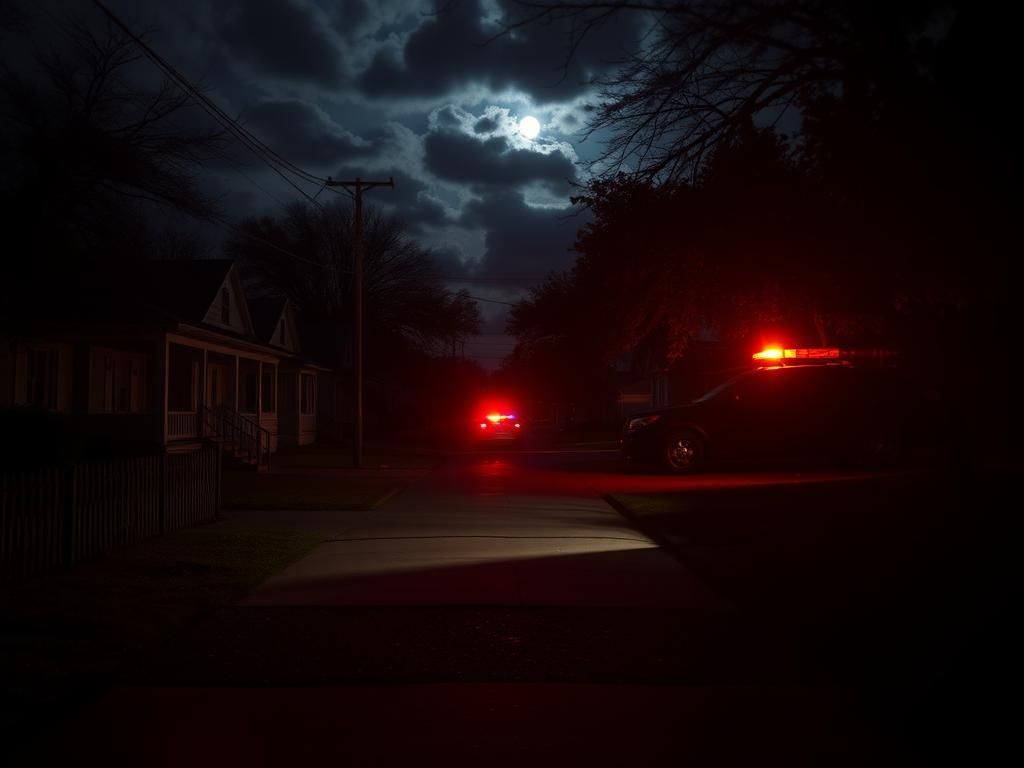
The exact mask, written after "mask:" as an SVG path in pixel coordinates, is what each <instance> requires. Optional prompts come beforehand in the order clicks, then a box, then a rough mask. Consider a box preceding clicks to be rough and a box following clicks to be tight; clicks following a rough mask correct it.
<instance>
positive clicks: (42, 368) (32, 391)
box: [25, 347, 60, 410]
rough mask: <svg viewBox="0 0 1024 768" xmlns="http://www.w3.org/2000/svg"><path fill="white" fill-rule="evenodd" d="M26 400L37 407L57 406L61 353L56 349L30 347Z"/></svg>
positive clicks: (28, 350) (27, 351) (54, 407)
mask: <svg viewBox="0 0 1024 768" xmlns="http://www.w3.org/2000/svg"><path fill="white" fill-rule="evenodd" d="M26 353H27V358H28V370H27V372H26V373H27V381H26V384H27V387H26V393H25V395H26V396H25V402H26V404H28V405H33V406H35V407H37V408H50V409H51V410H56V408H57V377H58V370H59V366H60V355H59V353H58V351H57V350H56V349H45V348H39V347H29V348H28V349H27V350H26Z"/></svg>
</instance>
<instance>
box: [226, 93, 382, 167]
mask: <svg viewBox="0 0 1024 768" xmlns="http://www.w3.org/2000/svg"><path fill="white" fill-rule="evenodd" d="M243 118H244V119H245V120H246V122H247V123H248V124H249V126H250V127H251V128H253V129H254V130H255V133H256V134H257V135H258V136H259V137H260V138H262V139H264V140H265V141H266V142H267V143H269V144H271V145H272V146H274V147H275V148H277V151H279V152H280V153H281V154H283V155H285V156H287V157H289V158H291V159H292V160H293V161H294V162H297V163H300V164H308V165H314V166H318V167H319V166H323V165H330V164H334V163H338V162H341V161H344V160H346V159H348V158H352V157H363V156H366V155H371V154H373V153H374V152H375V151H376V150H375V148H374V146H373V145H372V144H371V143H370V142H368V141H366V140H364V139H361V138H359V137H358V136H353V135H352V134H351V133H349V132H348V131H345V130H342V129H341V127H340V126H339V125H338V124H337V123H335V122H334V121H332V120H331V118H330V117H329V116H328V115H327V114H326V113H325V112H324V111H323V110H322V109H320V108H319V107H317V106H315V105H313V104H310V103H308V102H305V101H300V100H298V99H281V100H268V101H264V102H262V103H260V104H257V105H256V106H254V107H250V108H249V109H247V110H246V111H245V113H244V115H243Z"/></svg>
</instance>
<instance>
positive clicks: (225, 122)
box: [93, 0, 326, 206]
mask: <svg viewBox="0 0 1024 768" xmlns="http://www.w3.org/2000/svg"><path fill="white" fill-rule="evenodd" d="M93 4H94V5H95V6H96V7H97V8H99V9H100V10H101V11H102V12H103V13H104V14H105V15H106V16H107V18H108V19H110V21H111V22H113V23H114V24H115V25H116V26H117V27H118V28H119V29H120V30H121V31H122V32H123V33H124V34H125V35H127V36H128V37H129V38H130V39H131V40H132V42H134V43H135V45H136V46H138V47H139V49H140V50H141V51H142V52H143V53H144V54H145V55H146V57H147V58H148V59H149V60H150V61H152V62H153V63H154V64H155V65H156V66H157V68H158V69H160V71H161V72H163V73H164V75H165V76H167V77H168V78H170V79H171V80H172V81H174V83H176V84H177V85H178V87H179V88H182V89H183V90H184V91H185V92H186V93H187V94H188V95H190V96H191V97H192V98H193V99H195V100H196V101H197V102H198V103H199V105H200V106H201V107H203V108H204V109H205V110H206V111H207V113H208V114H210V115H211V116H212V117H213V118H214V120H216V121H217V122H218V123H219V124H220V125H221V126H222V127H223V128H225V129H226V130H227V131H228V132H229V133H231V134H232V135H233V136H234V137H235V138H236V139H238V140H239V141H240V142H241V143H242V144H243V146H245V147H246V148H247V149H248V150H249V151H250V152H252V153H253V154H254V155H256V157H258V158H259V159H260V160H262V161H263V162H264V163H265V164H266V165H267V167H269V168H270V169H271V170H273V171H274V172H275V173H277V174H278V175H279V176H280V177H281V178H282V179H284V180H285V181H286V182H287V183H288V184H290V185H291V186H292V187H293V188H294V189H295V190H296V191H297V192H299V194H301V195H302V196H303V197H305V198H306V199H307V200H308V201H309V202H311V203H313V204H314V205H317V206H319V203H317V202H316V200H315V199H314V198H312V197H310V196H309V194H308V193H307V192H306V191H305V190H304V189H302V188H301V187H299V186H298V185H297V184H296V183H295V182H294V181H292V179H290V178H288V177H287V176H286V175H285V173H284V171H287V172H289V173H292V174H294V175H296V176H298V177H299V178H300V179H302V180H303V181H306V182H307V183H315V184H323V183H324V182H325V181H326V180H325V179H323V178H321V177H319V176H316V175H314V174H312V173H309V172H308V171H306V170H304V169H302V168H300V167H299V166H297V165H295V164H294V163H292V162H290V161H289V160H286V159H285V158H284V157H282V156H281V155H279V154H278V153H277V152H275V151H274V150H273V149H271V148H270V147H269V146H267V145H266V144H264V143H263V142H262V141H260V140H259V138H257V137H256V136H254V135H253V134H252V133H250V132H249V131H247V130H246V129H245V128H243V127H242V126H241V125H240V124H239V123H238V121H236V120H235V119H234V118H232V117H231V116H230V115H228V114H227V113H226V112H224V110H222V109H221V108H220V107H219V106H217V104H216V103H214V102H213V101H212V100H211V99H210V98H208V97H207V96H206V95H205V94H204V93H202V92H201V91H200V90H199V89H198V88H196V87H195V86H194V85H193V84H192V83H191V81H189V80H188V78H186V77H185V76H184V75H182V74H181V73H180V72H178V70H177V69H175V68H174V67H173V66H172V65H171V64H169V63H168V62H167V61H165V60H164V59H163V58H162V57H161V56H160V54H158V53H157V52H156V51H154V50H153V49H152V48H151V47H150V46H149V45H148V44H147V43H146V42H145V41H143V40H142V39H141V38H140V37H139V36H138V35H136V34H135V33H134V32H132V30H131V29H130V28H129V27H128V25H127V24H125V23H124V22H123V21H122V20H121V19H120V18H118V17H117V16H116V15H115V14H114V12H113V11H111V10H110V9H109V8H107V6H106V5H104V4H103V3H102V2H101V0H93ZM282 169H283V170H282Z"/></svg>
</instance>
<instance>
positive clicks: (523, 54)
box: [360, 0, 636, 102]
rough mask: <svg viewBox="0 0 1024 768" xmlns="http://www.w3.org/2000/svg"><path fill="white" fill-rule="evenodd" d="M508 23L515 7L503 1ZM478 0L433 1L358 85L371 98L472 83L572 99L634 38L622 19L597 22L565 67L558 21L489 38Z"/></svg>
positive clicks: (565, 41) (438, 91)
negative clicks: (429, 11) (430, 10)
mask: <svg viewBox="0 0 1024 768" xmlns="http://www.w3.org/2000/svg"><path fill="white" fill-rule="evenodd" d="M503 5H504V6H506V7H505V10H506V12H507V13H508V14H509V17H510V18H514V17H515V14H516V13H521V12H522V9H521V8H517V7H516V6H515V4H514V3H505V4H503ZM482 15H483V14H482V9H481V5H480V2H479V1H478V0H462V1H461V2H458V1H457V2H449V3H444V4H441V7H440V10H439V11H438V13H436V14H434V15H432V16H430V17H428V18H427V20H426V21H425V22H424V23H423V24H422V25H421V26H420V27H419V28H418V29H417V30H416V31H415V32H413V33H412V34H411V35H410V36H409V37H408V39H407V40H406V42H405V46H404V48H403V49H402V50H401V53H400V55H399V54H397V53H396V52H395V51H394V50H390V49H384V50H381V51H379V52H378V53H377V55H376V56H375V57H374V59H373V63H372V64H371V65H370V67H369V68H368V69H367V70H366V72H364V73H363V75H362V77H361V79H360V86H361V88H362V90H363V92H364V93H365V94H367V95H368V96H371V97H375V96H415V97H430V96H441V95H443V94H446V93H449V92H451V91H453V90H457V89H459V88H462V87H465V86H469V85H480V86H485V87H489V88H490V89H492V90H494V91H502V90H504V89H506V88H519V89H522V90H525V91H527V92H528V93H530V94H531V95H532V96H533V97H534V99H536V100H538V101H541V102H548V101H552V100H563V99H568V98H571V97H574V96H577V95H579V94H580V93H582V92H583V91H585V90H586V89H587V88H588V87H589V83H590V82H591V81H592V79H593V76H594V75H595V74H596V73H597V72H598V71H600V70H603V69H604V68H605V67H606V66H607V65H608V64H607V59H608V58H609V57H617V56H620V55H621V54H622V52H623V51H624V50H625V49H626V48H628V47H631V46H632V45H633V42H634V40H635V37H636V33H635V30H634V28H633V24H632V22H631V20H630V19H629V18H628V17H621V18H620V17H618V16H616V17H614V18H615V20H616V21H615V23H614V24H603V25H598V26H597V27H596V28H594V29H592V30H591V31H590V33H589V34H588V35H587V38H586V39H585V40H584V41H583V43H582V44H581V45H580V46H579V47H578V48H576V49H575V51H574V53H573V55H572V57H571V58H570V60H569V61H568V62H566V57H567V53H568V46H569V43H570V37H569V35H568V29H567V27H566V26H565V25H564V24H563V23H551V24H534V25H528V26H526V27H524V28H522V29H518V30H516V33H515V34H514V35H505V36H502V37H498V38H496V39H490V38H492V37H493V36H494V33H495V31H496V28H494V27H485V26H484V25H483V24H482V21H481V18H482Z"/></svg>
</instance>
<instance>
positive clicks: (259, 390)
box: [256, 360, 263, 424]
mask: <svg viewBox="0 0 1024 768" xmlns="http://www.w3.org/2000/svg"><path fill="white" fill-rule="evenodd" d="M262 422H263V361H262V360H260V361H258V362H257V363H256V423H257V424H262Z"/></svg>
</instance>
